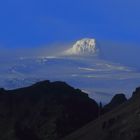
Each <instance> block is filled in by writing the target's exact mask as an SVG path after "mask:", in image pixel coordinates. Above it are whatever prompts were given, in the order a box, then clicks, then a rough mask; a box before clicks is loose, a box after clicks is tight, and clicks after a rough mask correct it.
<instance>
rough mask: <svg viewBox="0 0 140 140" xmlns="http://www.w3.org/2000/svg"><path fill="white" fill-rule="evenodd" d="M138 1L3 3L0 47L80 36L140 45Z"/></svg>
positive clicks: (32, 0) (0, 6) (19, 0)
mask: <svg viewBox="0 0 140 140" xmlns="http://www.w3.org/2000/svg"><path fill="white" fill-rule="evenodd" d="M139 7H140V1H139V0H3V1H1V2H0V45H1V46H4V47H30V46H35V47H36V46H41V45H47V44H53V43H60V42H63V43H64V42H71V41H74V40H77V39H80V38H83V37H95V38H97V39H99V40H111V41H116V42H127V43H128V42H131V43H133V42H135V43H140V8H139Z"/></svg>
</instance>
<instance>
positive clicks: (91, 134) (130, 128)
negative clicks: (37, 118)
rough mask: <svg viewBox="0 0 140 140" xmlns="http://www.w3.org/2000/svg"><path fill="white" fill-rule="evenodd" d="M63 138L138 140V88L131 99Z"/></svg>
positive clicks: (139, 112)
mask: <svg viewBox="0 0 140 140" xmlns="http://www.w3.org/2000/svg"><path fill="white" fill-rule="evenodd" d="M123 99H124V97H123ZM63 140H140V88H137V89H136V91H135V92H134V93H133V96H132V98H131V99H129V100H128V101H126V102H125V103H123V104H121V105H119V106H118V107H116V108H114V109H112V111H110V112H108V113H106V114H104V115H102V116H101V117H99V118H98V119H97V120H95V121H93V122H91V123H89V124H88V125H86V126H85V127H83V128H81V129H79V130H78V131H76V132H75V133H72V134H71V135H69V136H67V137H66V138H64V139H63Z"/></svg>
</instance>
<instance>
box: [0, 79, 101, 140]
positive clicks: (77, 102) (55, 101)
mask: <svg viewBox="0 0 140 140" xmlns="http://www.w3.org/2000/svg"><path fill="white" fill-rule="evenodd" d="M97 116H98V105H97V103H96V102H95V101H94V100H92V99H90V98H89V97H88V95H87V94H85V93H83V92H81V91H80V90H79V89H74V88H72V87H70V86H69V85H67V84H66V83H64V82H53V83H51V82H49V81H43V82H39V83H37V84H34V85H32V86H30V87H26V88H21V89H17V90H10V91H7V90H4V89H0V140H59V139H60V138H62V137H64V136H66V135H67V134H69V133H71V132H73V131H74V130H76V129H78V128H80V127H82V126H83V125H85V124H87V123H88V122H90V121H92V120H93V119H95V118H97Z"/></svg>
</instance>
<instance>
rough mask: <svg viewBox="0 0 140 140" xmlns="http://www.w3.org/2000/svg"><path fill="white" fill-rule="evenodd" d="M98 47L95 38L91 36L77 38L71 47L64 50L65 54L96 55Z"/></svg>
mask: <svg viewBox="0 0 140 140" xmlns="http://www.w3.org/2000/svg"><path fill="white" fill-rule="evenodd" d="M98 51H99V50H98V48H97V46H96V40H95V39H92V38H84V39H81V40H78V41H77V42H76V43H75V44H74V45H73V47H72V48H70V49H68V50H66V51H65V52H64V54H65V55H97V52H98Z"/></svg>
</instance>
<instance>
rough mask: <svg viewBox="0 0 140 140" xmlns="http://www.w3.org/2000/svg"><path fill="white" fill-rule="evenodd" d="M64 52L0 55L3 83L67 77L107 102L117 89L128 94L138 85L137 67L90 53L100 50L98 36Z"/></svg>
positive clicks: (7, 85)
mask: <svg viewBox="0 0 140 140" xmlns="http://www.w3.org/2000/svg"><path fill="white" fill-rule="evenodd" d="M62 52H65V55H58V56H57V55H56V56H54V54H53V57H52V56H51V55H47V56H41V57H37V56H36V57H20V58H14V59H8V58H7V59H4V60H2V59H0V67H1V69H0V87H4V88H8V89H13V88H19V87H23V86H28V85H30V84H33V83H34V82H37V81H41V80H52V81H65V82H67V83H68V84H70V85H72V86H74V87H76V88H80V89H82V90H83V91H85V92H87V93H89V96H90V97H92V98H94V99H96V100H97V101H103V102H107V101H108V100H110V98H111V97H112V96H113V95H114V94H116V93H120V92H124V93H126V94H127V95H128V96H129V95H130V94H131V93H132V90H133V89H134V88H135V87H137V86H139V83H140V72H139V71H138V70H137V69H136V68H134V67H130V66H127V65H124V64H119V63H115V62H111V61H110V60H105V59H103V58H102V57H91V56H98V54H99V53H100V48H99V47H98V45H97V43H96V40H95V39H81V40H79V41H77V42H76V43H74V45H73V46H71V47H69V49H67V50H66V51H64V50H63V51H62ZM62 52H60V54H62ZM74 56H76V57H74ZM77 56H78V57H77ZM88 56H89V57H88Z"/></svg>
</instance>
